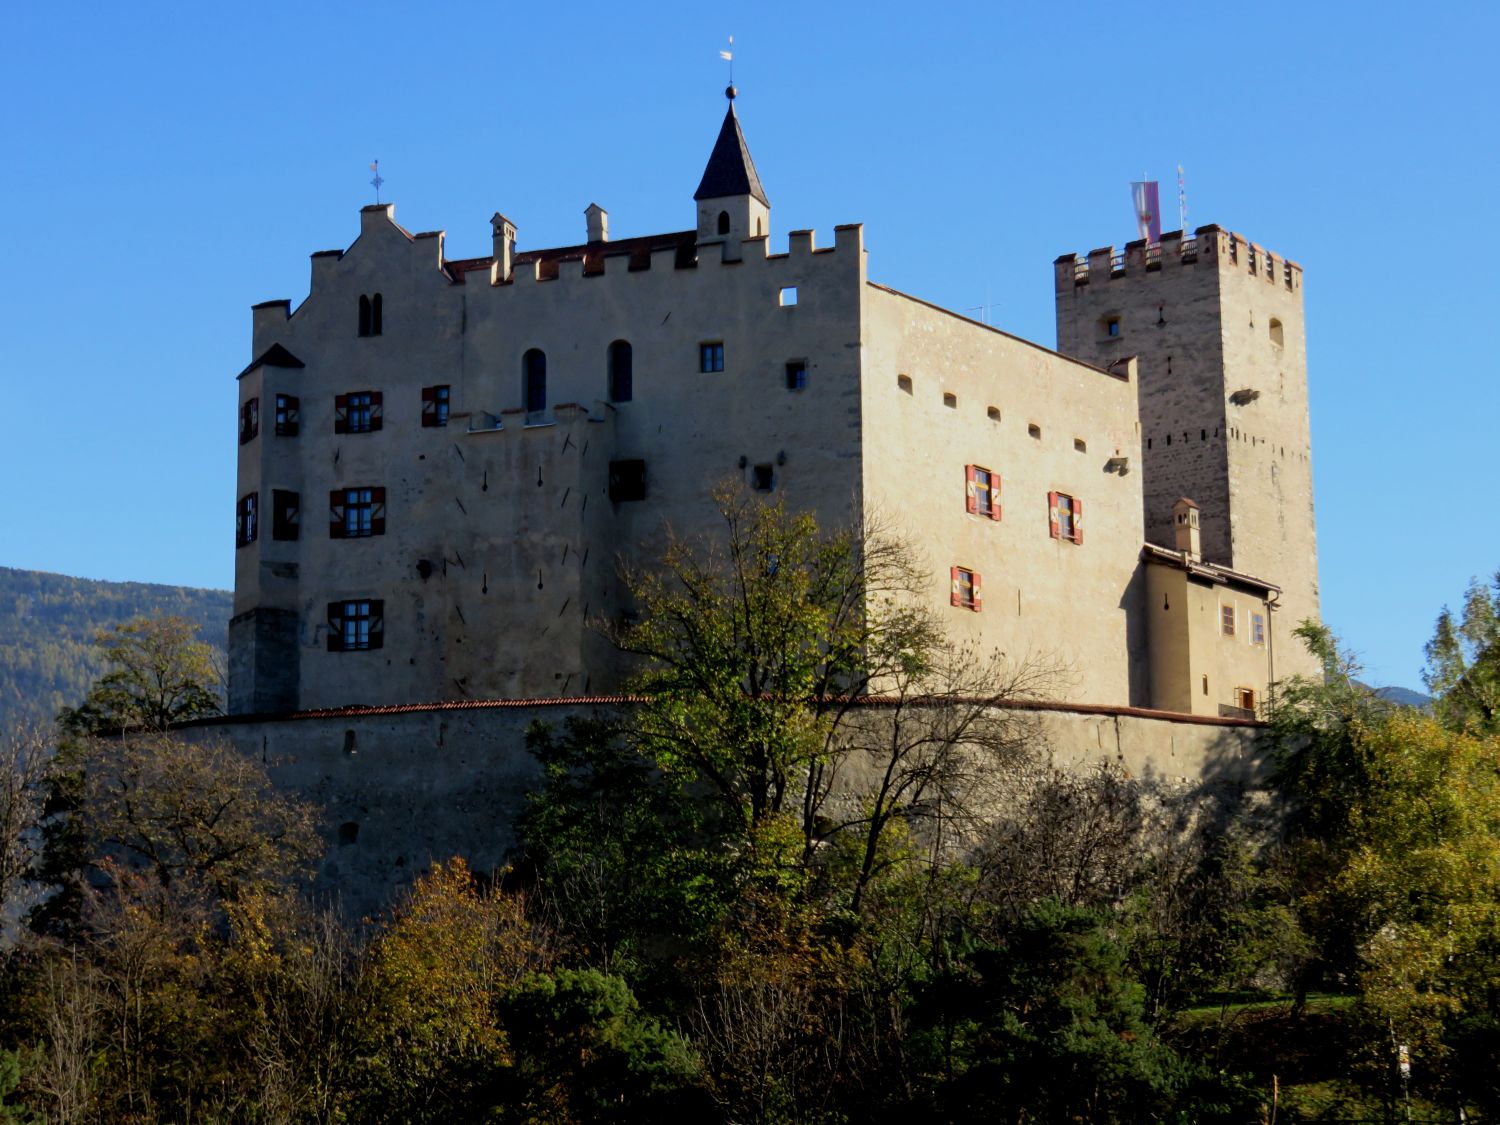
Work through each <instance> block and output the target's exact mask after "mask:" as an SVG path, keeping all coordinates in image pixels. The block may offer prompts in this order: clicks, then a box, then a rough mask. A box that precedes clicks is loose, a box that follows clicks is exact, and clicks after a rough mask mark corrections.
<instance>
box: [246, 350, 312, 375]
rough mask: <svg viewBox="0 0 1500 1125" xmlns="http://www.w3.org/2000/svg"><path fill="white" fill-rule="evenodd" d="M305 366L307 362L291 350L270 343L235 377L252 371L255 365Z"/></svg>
mask: <svg viewBox="0 0 1500 1125" xmlns="http://www.w3.org/2000/svg"><path fill="white" fill-rule="evenodd" d="M306 366H307V364H305V363H303V362H302V361H301V360H300V359H298V358H297V357H296V356H294V355H293V354H292V353H291V352H289V351H287V350H286V349H285V348H283V347H282V346H281V345H280V344H272V345H271V346H270V347H269V348H267V349H266V350H265V351H263V352H261V353H260V355H258V356H256V357H255V358H254V359H253V360H251V361H250V366H249V367H247V368H245V370H243V371H241V372H240V374H239V375H236V376H235V378H236V379H238V378H239V377H240V375H248V374H250V372H252V371H254V370H255V369H256V368H257V367H306Z"/></svg>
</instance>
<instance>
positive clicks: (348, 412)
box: [333, 391, 383, 434]
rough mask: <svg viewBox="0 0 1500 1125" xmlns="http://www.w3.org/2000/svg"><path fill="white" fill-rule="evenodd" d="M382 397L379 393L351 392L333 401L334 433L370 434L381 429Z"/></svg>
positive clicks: (336, 397)
mask: <svg viewBox="0 0 1500 1125" xmlns="http://www.w3.org/2000/svg"><path fill="white" fill-rule="evenodd" d="M382 413H383V408H382V396H381V393H380V392H379V391H350V392H349V393H348V394H344V395H335V396H334V399H333V432H334V433H336V434H370V433H374V432H375V431H377V430H379V429H380V428H381V423H382Z"/></svg>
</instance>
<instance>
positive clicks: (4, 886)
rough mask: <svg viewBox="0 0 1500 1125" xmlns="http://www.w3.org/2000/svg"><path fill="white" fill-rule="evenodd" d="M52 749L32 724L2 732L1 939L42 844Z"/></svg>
mask: <svg viewBox="0 0 1500 1125" xmlns="http://www.w3.org/2000/svg"><path fill="white" fill-rule="evenodd" d="M50 752H51V746H50V744H49V742H48V740H47V739H46V738H45V737H44V736H43V734H42V732H41V731H40V730H39V729H37V728H35V727H21V728H18V729H14V730H9V731H6V732H4V734H3V735H0V939H3V937H4V933H5V929H6V926H7V925H8V923H9V922H10V921H12V920H13V918H14V916H15V913H16V910H17V909H18V908H19V907H22V906H24V901H25V899H26V898H27V897H29V896H28V895H27V894H26V889H27V884H28V882H29V881H30V879H31V878H32V876H33V875H34V874H35V872H34V864H35V862H36V860H37V857H38V855H39V852H40V849H41V845H42V823H41V822H42V806H43V802H44V799H45V792H44V787H43V780H44V778H45V776H46V770H47V761H48V758H49V756H50ZM0 945H3V941H0Z"/></svg>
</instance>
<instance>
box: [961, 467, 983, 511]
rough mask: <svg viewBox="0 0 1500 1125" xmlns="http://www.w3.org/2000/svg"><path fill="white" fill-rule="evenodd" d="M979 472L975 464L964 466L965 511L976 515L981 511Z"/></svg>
mask: <svg viewBox="0 0 1500 1125" xmlns="http://www.w3.org/2000/svg"><path fill="white" fill-rule="evenodd" d="M978 477H979V472H978V469H977V468H976V466H974V465H965V466H964V511H966V512H968V513H969V514H970V515H974V514H975V513H977V512H978V511H979V496H978V492H979V480H978Z"/></svg>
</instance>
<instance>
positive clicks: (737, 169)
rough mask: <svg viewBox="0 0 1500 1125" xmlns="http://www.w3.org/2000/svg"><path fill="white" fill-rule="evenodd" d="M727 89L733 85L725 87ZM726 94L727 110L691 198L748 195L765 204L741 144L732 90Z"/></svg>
mask: <svg viewBox="0 0 1500 1125" xmlns="http://www.w3.org/2000/svg"><path fill="white" fill-rule="evenodd" d="M729 90H730V91H733V90H734V87H733V86H731V87H730V88H729ZM726 93H728V96H729V110H728V112H727V113H725V114H724V124H723V125H722V126H720V128H719V139H718V140H717V141H715V142H714V150H713V152H712V153H711V154H710V155H709V158H708V167H707V168H705V169H703V180H702V182H700V183H699V184H698V190H697V191H696V192H694V193H693V198H694V199H720V198H723V197H724V196H731V195H748V196H751V197H753V198H755V199H758V200H759V201H760V202H761V203H762V204H764V205H765V206H767V207H769V206H771V201H770V200H769V199H767V198H766V192H765V189H764V188H762V187H761V186H760V177H759V176H757V175H756V174H755V162H754V161H753V160H751V159H750V149H749V148H748V147H747V146H746V144H745V134H744V133H742V132H741V131H740V119H739V118H738V117H736V116H735V112H734V94H733V93H730V92H729V91H726Z"/></svg>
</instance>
